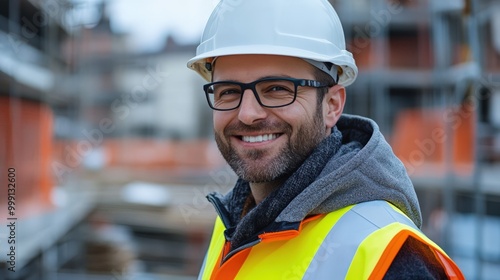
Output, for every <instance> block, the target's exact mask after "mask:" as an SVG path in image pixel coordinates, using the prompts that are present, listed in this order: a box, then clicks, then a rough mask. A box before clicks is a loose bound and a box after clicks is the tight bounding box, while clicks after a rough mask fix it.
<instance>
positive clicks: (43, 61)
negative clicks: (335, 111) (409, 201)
mask: <svg viewBox="0 0 500 280" xmlns="http://www.w3.org/2000/svg"><path fill="white" fill-rule="evenodd" d="M330 2H331V3H332V5H333V6H334V7H335V9H336V11H337V13H338V14H339V17H340V19H341V21H342V24H343V27H344V32H345V36H346V40H347V48H348V50H349V51H350V52H352V53H353V55H354V57H355V59H356V63H357V65H358V67H359V70H360V72H359V76H358V78H357V80H356V82H355V83H354V84H353V85H351V86H349V87H348V88H347V104H346V110H345V112H347V113H351V114H359V115H363V116H367V117H370V118H372V119H374V120H375V121H376V122H377V123H378V124H379V126H380V128H381V131H382V132H383V134H384V136H385V137H386V139H387V140H388V141H389V143H390V144H391V146H392V147H393V149H394V152H395V153H396V155H397V156H398V157H399V158H400V159H401V160H402V162H403V163H404V164H405V166H406V168H407V170H408V172H409V174H410V176H411V179H412V181H413V184H414V186H415V189H416V191H417V194H418V196H419V199H420V203H421V210H422V214H423V220H424V224H423V228H422V230H423V231H424V232H425V233H426V234H427V235H428V236H429V237H430V238H431V239H433V240H434V241H435V242H436V243H438V244H439V245H440V246H441V247H442V248H443V249H444V250H445V251H446V252H448V253H449V254H450V256H451V257H452V258H453V259H454V260H456V262H457V264H458V265H459V266H460V267H461V269H462V270H463V272H464V274H465V276H466V278H467V279H478V280H479V279H497V278H498V275H499V274H500V239H499V238H498V236H499V235H500V110H499V108H500V2H498V1H494V0H371V1H370V0H332V1H330ZM107 4H108V2H107V1H89V2H88V3H87V2H86V1H83V0H82V1H71V0H6V1H1V2H0V174H1V175H0V179H1V181H2V182H4V181H5V182H6V179H5V178H10V177H13V176H14V177H15V180H16V182H17V188H16V189H15V201H16V203H17V204H16V205H17V206H16V207H15V211H14V212H11V211H8V209H11V208H9V206H12V203H10V204H9V201H10V200H9V194H11V190H10V189H9V186H8V185H7V184H4V183H2V184H0V223H2V226H1V227H0V279H48V280H52V279H72V280H73V279H195V278H196V275H197V273H198V271H199V269H200V266H201V263H202V261H203V257H204V252H205V250H206V247H207V246H208V241H209V237H210V233H211V230H212V223H213V219H214V218H215V212H214V211H213V209H212V207H211V206H210V205H209V203H208V202H207V201H206V199H205V195H206V193H208V192H210V191H220V192H225V191H226V190H229V189H230V188H231V187H232V186H233V184H234V181H235V179H236V177H235V175H234V174H233V173H232V171H231V170H230V168H229V167H227V166H226V165H225V162H224V160H223V159H222V158H221V157H220V155H219V152H218V150H217V147H216V146H215V144H214V142H213V140H212V139H213V135H212V133H213V132H212V121H211V110H210V108H209V107H208V106H207V105H206V101H205V100H204V97H203V91H202V85H203V81H202V80H201V79H200V78H199V77H197V76H196V75H195V73H192V71H190V70H188V69H187V68H186V62H187V60H188V59H189V58H191V57H192V56H193V55H194V53H195V48H196V43H189V44H186V43H182V42H178V41H176V40H175V38H174V37H171V36H170V37H166V38H165V41H164V46H163V47H162V48H161V49H160V50H158V51H154V52H137V51H134V50H133V49H132V48H130V46H129V45H128V43H127V36H128V34H127V33H126V32H125V33H123V32H116V31H115V30H113V28H112V24H111V18H110V17H111V15H109V14H108V13H106V12H105V11H106V6H107ZM164 5H165V7H164V8H165V9H168V4H167V3H165V4H164ZM90 9H91V10H92V11H93V12H95V14H97V15H98V16H96V17H95V18H94V21H93V22H91V23H89V22H81V21H79V20H78V19H79V16H78V12H82V11H83V12H85V11H87V12H88V11H89V10H90ZM180 92H181V93H182V95H180V94H178V93H180ZM181 108H182V109H181ZM12 194H13V192H12ZM11 210H12V209H11ZM9 217H10V218H12V217H15V218H16V227H15V230H11V229H9V227H8V226H9V222H8V221H10V220H8V218H9ZM13 234H14V235H13ZM10 236H14V237H15V239H16V244H17V245H16V248H15V249H16V250H10V249H9V247H8V246H7V245H8V244H9V243H8V240H9V239H8V238H9V237H10ZM12 251H13V252H14V253H15V258H14V259H15V263H14V264H15V270H16V272H15V273H11V272H12V271H11V270H12V267H13V264H12V263H9V262H12V259H11V255H12V254H11V253H12ZM9 254H10V255H9ZM9 268H10V270H9ZM120 277H122V278H120ZM127 277H128V278H127Z"/></svg>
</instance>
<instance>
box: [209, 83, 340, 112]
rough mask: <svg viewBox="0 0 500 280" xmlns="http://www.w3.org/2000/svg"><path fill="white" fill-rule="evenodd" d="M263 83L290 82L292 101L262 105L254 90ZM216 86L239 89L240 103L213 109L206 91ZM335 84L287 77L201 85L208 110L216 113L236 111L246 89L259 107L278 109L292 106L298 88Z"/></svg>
mask: <svg viewBox="0 0 500 280" xmlns="http://www.w3.org/2000/svg"><path fill="white" fill-rule="evenodd" d="M265 81H289V82H292V83H293V84H294V94H293V99H292V101H290V102H289V103H287V104H284V105H275V106H268V105H264V104H262V101H261V100H260V98H259V94H258V93H257V89H256V88H255V86H256V85H257V84H258V83H260V82H265ZM217 84H233V85H238V86H239V87H240V88H241V96H240V101H239V102H238V104H237V105H236V106H235V107H234V108H225V109H221V108H215V107H214V106H213V104H212V102H211V101H210V94H213V93H209V92H208V90H209V88H210V87H211V86H213V85H217ZM336 84H337V83H334V84H323V83H321V82H319V81H315V80H307V79H296V78H289V77H270V78H263V79H258V80H255V81H253V82H250V83H240V82H234V81H217V82H212V83H208V84H205V85H203V91H205V97H206V98H207V103H208V106H210V108H212V109H213V110H216V111H231V110H234V109H237V108H238V107H240V105H241V101H242V100H243V94H244V93H245V91H246V90H247V89H250V90H252V92H253V95H254V96H255V99H257V102H258V103H259V105H260V106H262V107H265V108H280V107H285V106H288V105H290V104H292V103H293V102H295V100H296V99H297V89H298V87H299V86H301V87H312V88H324V87H332V86H334V85H336Z"/></svg>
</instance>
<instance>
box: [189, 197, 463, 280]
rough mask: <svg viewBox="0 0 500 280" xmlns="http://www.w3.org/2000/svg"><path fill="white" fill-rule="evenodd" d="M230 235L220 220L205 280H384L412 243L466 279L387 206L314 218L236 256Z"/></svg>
mask: <svg viewBox="0 0 500 280" xmlns="http://www.w3.org/2000/svg"><path fill="white" fill-rule="evenodd" d="M224 230H225V227H224V225H223V224H222V222H221V220H220V219H219V218H217V220H216V223H215V228H214V232H213V235H212V239H211V242H210V246H209V249H208V252H207V255H206V256H205V260H204V263H203V267H202V269H201V272H200V275H199V279H203V280H209V279H224V280H227V279H278V280H280V279H287V280H290V279H356V280H358V279H382V278H383V277H384V275H385V273H386V272H387V270H388V269H389V266H390V265H391V263H392V261H393V260H394V258H395V257H396V254H397V253H398V251H399V249H400V248H401V246H403V244H404V242H405V241H406V240H407V239H408V238H409V237H413V238H415V239H416V240H418V241H420V244H422V246H426V247H427V248H429V249H430V250H431V252H432V253H433V254H434V256H435V258H436V259H437V260H438V262H439V263H440V264H441V265H442V267H443V269H444V270H445V272H446V274H447V275H448V278H449V279H465V278H464V276H463V275H462V273H461V272H460V270H459V268H458V267H457V266H456V264H455V263H454V262H453V261H452V260H451V259H450V258H449V257H448V256H447V255H446V253H445V252H444V251H443V250H442V249H441V248H439V246H438V245H436V244H435V243H434V242H432V241H431V240H430V239H428V238H427V237H426V236H425V235H424V234H423V233H422V232H421V231H420V230H419V229H418V228H417V227H416V226H415V225H414V224H413V222H411V221H410V219H409V218H408V217H406V216H405V215H404V214H403V213H402V212H401V211H400V210H399V209H397V208H396V207H394V206H393V205H392V204H389V203H387V202H385V201H370V202H364V203H360V204H356V205H351V206H348V207H345V208H342V209H340V210H337V211H334V212H331V213H328V214H324V215H316V216H312V217H309V218H307V219H305V220H304V221H302V223H301V225H300V227H299V229H298V230H284V231H280V232H267V233H263V234H261V235H259V240H258V241H256V242H254V243H253V244H248V246H245V248H243V249H241V250H239V251H238V252H237V253H232V255H231V256H227V253H228V252H227V251H228V249H229V247H230V244H229V242H227V241H226V239H225V237H224Z"/></svg>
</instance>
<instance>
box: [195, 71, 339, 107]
mask: <svg viewBox="0 0 500 280" xmlns="http://www.w3.org/2000/svg"><path fill="white" fill-rule="evenodd" d="M299 86H301V87H313V88H323V87H331V86H333V85H328V84H323V83H321V82H318V81H314V80H304V79H294V78H264V79H259V80H256V81H253V82H251V83H238V82H232V81H219V82H213V83H209V84H206V85H204V86H203V90H204V91H205V95H206V97H207V101H208V105H210V108H212V109H214V110H217V111H230V110H234V109H236V108H238V107H239V106H240V104H241V100H242V99H243V93H244V92H245V90H247V89H251V90H252V92H253V94H254V95H255V99H257V102H259V104H260V105H261V106H262V107H267V108H278V107H284V106H287V105H290V104H292V103H293V102H294V101H295V99H296V98H297V88H298V87H299Z"/></svg>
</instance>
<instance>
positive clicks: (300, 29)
mask: <svg viewBox="0 0 500 280" xmlns="http://www.w3.org/2000/svg"><path fill="white" fill-rule="evenodd" d="M344 40H345V39H344V34H343V30H342V27H341V23H340V21H339V19H338V16H337V14H336V12H335V11H334V9H333V8H332V6H331V5H330V4H329V2H328V1H326V0H294V1H290V0H288V1H286V0H271V1H270V0H232V1H226V0H223V1H221V3H220V4H219V5H218V6H217V7H216V9H215V10H214V12H213V13H212V16H211V17H210V19H209V21H208V23H207V26H206V27H205V31H204V34H203V37H202V41H201V44H200V46H199V47H198V49H197V55H196V57H194V58H193V59H191V60H190V61H189V62H188V66H189V67H190V68H192V69H194V70H196V71H197V72H198V73H199V74H200V75H202V77H204V78H205V79H206V80H207V81H209V82H210V83H208V84H207V85H205V86H204V90H205V94H206V97H207V101H208V104H209V105H210V107H211V108H212V109H214V115H213V117H214V131H215V139H216V142H217V145H218V147H219V149H220V151H221V153H222V155H223V156H224V158H225V159H226V160H227V162H228V163H229V165H230V166H231V167H232V169H233V170H234V171H235V172H236V174H237V175H238V176H239V179H238V181H237V183H236V185H235V186H234V188H233V189H232V191H231V192H229V193H228V194H226V195H221V194H216V193H213V194H210V195H209V196H208V199H209V201H210V202H212V204H213V205H214V206H215V209H216V211H217V213H218V215H219V217H218V219H217V221H216V224H215V228H214V233H213V236H212V239H211V243H210V247H209V249H208V252H207V255H206V258H205V261H204V264H203V267H202V270H201V272H200V279H368V278H370V279H382V278H384V279H463V276H462V274H461V272H460V270H459V269H458V267H457V266H456V265H455V263H454V262H453V261H452V260H451V259H450V258H449V257H448V256H447V255H446V254H445V252H443V251H442V250H441V249H440V248H439V247H438V246H437V245H436V244H434V243H433V242H432V241H430V240H429V239H428V238H427V237H425V235H424V234H423V233H422V232H421V231H420V230H419V229H418V227H420V226H421V214H420V210H419V205H418V201H417V197H416V195H415V191H414V189H413V185H412V183H411V181H410V179H409V177H408V175H407V174H406V171H405V169H404V166H403V165H402V163H401V162H400V161H399V160H398V159H397V158H396V157H395V155H394V154H393V153H392V150H391V148H390V147H389V145H388V144H387V142H386V141H385V140H384V138H383V136H382V135H381V133H380V131H379V130H378V127H377V125H376V124H375V123H374V122H373V121H371V120H369V119H366V118H362V117H358V116H349V115H342V111H343V108H344V103H345V98H346V91H345V87H346V86H348V85H349V84H351V83H352V82H353V81H354V80H355V78H356V75H357V68H356V64H355V62H354V59H353V57H352V55H351V54H350V53H349V52H347V51H346V50H345V41H344Z"/></svg>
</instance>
